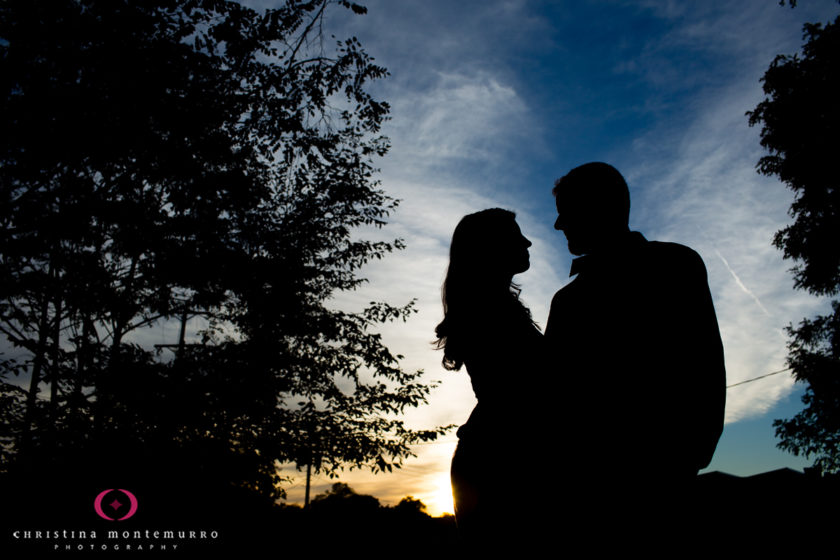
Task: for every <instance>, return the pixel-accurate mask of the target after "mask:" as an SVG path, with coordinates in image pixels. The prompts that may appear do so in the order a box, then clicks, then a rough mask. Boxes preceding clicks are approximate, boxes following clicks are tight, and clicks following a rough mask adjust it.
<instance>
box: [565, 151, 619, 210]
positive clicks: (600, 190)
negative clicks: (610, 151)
mask: <svg viewBox="0 0 840 560" xmlns="http://www.w3.org/2000/svg"><path fill="white" fill-rule="evenodd" d="M561 190H562V191H573V192H574V193H575V194H576V195H577V196H579V197H581V199H582V200H586V201H587V202H597V203H598V204H599V205H601V206H602V207H603V208H604V210H605V211H611V212H615V213H616V215H618V216H622V217H623V218H624V219H625V220H626V221H629V216H630V190H629V189H628V188H627V181H625V180H624V177H622V175H621V173H619V172H618V169H616V168H615V167H613V166H612V165H610V164H608V163H602V162H600V161H596V162H592V163H585V164H583V165H581V166H578V167H575V168H574V169H572V170H571V171H569V172H568V173H566V174H565V175H563V176H562V177H560V178H559V179H557V180H556V181H555V182H554V188H553V189H552V191H551V194H553V195H554V196H555V198H556V197H557V195H558V193H559V192H560V191H561Z"/></svg>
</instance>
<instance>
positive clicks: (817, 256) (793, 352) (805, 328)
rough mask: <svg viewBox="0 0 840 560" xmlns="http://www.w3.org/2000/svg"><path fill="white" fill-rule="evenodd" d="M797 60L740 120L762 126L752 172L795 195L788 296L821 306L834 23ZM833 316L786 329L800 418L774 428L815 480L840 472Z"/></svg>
mask: <svg viewBox="0 0 840 560" xmlns="http://www.w3.org/2000/svg"><path fill="white" fill-rule="evenodd" d="M804 38H805V44H804V46H803V49H802V54H801V56H800V55H793V56H784V55H779V56H778V57H776V59H775V60H774V61H773V63H772V64H771V66H770V68H769V69H768V70H767V72H766V74H765V75H764V78H763V82H764V92H765V94H766V95H767V98H766V99H765V100H764V101H762V102H761V103H759V104H758V106H757V107H756V108H755V110H754V111H752V112H750V113H748V115H749V122H750V125H756V124H761V125H762V131H761V145H762V146H764V147H765V148H766V149H767V151H768V152H769V155H766V156H764V157H762V158H761V159H760V160H759V162H758V170H759V172H760V173H762V174H764V175H771V176H773V175H775V176H776V177H778V178H779V179H780V180H781V181H783V182H784V183H785V184H786V185H787V186H788V187H789V188H790V189H791V190H792V191H793V192H794V194H795V200H794V202H793V204H792V205H791V208H790V215H791V216H792V217H793V218H794V221H793V223H792V224H791V225H790V226H788V227H786V228H785V229H783V230H781V231H779V232H778V233H777V234H776V237H775V240H774V243H775V245H776V246H777V247H778V248H779V249H781V250H782V251H783V252H784V256H785V258H787V259H792V260H793V261H794V262H796V266H795V267H794V268H793V273H794V280H795V286H796V287H797V288H798V289H803V290H807V291H809V292H810V293H812V294H815V295H821V296H836V295H837V294H838V291H840V244H838V240H840V176H838V173H837V163H836V157H837V154H838V153H840V103H838V99H840V18H838V19H836V20H835V21H834V22H833V23H828V24H826V25H825V26H822V25H820V24H808V25H806V26H805V32H804ZM832 309H833V312H832V313H831V314H828V315H824V316H819V317H816V318H814V319H805V320H803V321H802V322H801V323H800V324H799V325H798V326H797V327H789V328H788V333H789V335H790V337H791V338H790V342H789V344H788V348H789V355H788V365H789V366H790V367H791V369H792V371H793V374H794V376H795V377H796V379H797V380H798V381H802V382H805V383H807V385H808V386H807V389H806V392H805V395H804V397H803V402H804V403H805V409H804V410H803V411H802V412H800V413H799V414H797V415H796V416H794V417H793V418H791V419H788V420H776V421H775V422H774V426H775V427H776V435H777V436H778V437H779V438H780V443H779V447H781V448H782V449H785V450H787V451H790V452H792V453H794V454H795V455H799V454H802V455H804V456H806V457H814V458H815V462H814V465H815V467H817V468H818V469H819V470H820V471H822V472H824V473H827V472H838V471H840V302H838V301H833V302H832Z"/></svg>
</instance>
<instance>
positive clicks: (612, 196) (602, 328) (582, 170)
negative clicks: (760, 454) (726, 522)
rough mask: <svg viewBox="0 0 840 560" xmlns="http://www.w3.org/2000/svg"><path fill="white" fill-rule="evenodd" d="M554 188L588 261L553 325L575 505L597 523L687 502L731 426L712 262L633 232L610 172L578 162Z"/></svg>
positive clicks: (623, 194) (572, 239)
mask: <svg viewBox="0 0 840 560" xmlns="http://www.w3.org/2000/svg"><path fill="white" fill-rule="evenodd" d="M553 193H554V196H555V199H556V204H557V213H558V217H557V222H556V223H555V224H554V227H555V228H556V229H558V230H562V231H563V232H564V233H565V235H566V239H567V241H568V246H569V251H570V252H571V253H572V254H574V255H578V257H577V258H576V259H574V261H573V262H572V268H571V276H574V277H575V278H574V280H573V281H572V282H570V283H569V284H568V285H566V286H565V287H564V288H563V289H561V290H560V291H559V292H557V294H556V295H555V296H554V299H553V301H552V303H551V313H550V315H549V319H548V323H547V325H546V330H545V339H546V342H547V343H548V345H549V352H550V353H552V355H553V358H551V359H552V360H553V362H554V363H553V364H552V368H553V369H554V372H556V376H557V378H558V379H559V380H560V388H559V391H558V395H559V398H560V399H561V403H562V406H561V407H560V415H561V423H560V429H559V433H557V438H558V439H557V441H558V444H559V445H560V446H562V448H563V451H565V453H564V465H565V466H564V471H565V477H566V478H567V480H566V481H564V484H567V485H568V486H567V488H569V492H570V497H571V498H572V499H571V501H570V502H569V503H570V504H575V505H577V506H579V507H581V508H582V509H583V510H586V512H588V513H589V514H592V515H595V516H597V515H598V514H599V511H604V510H609V511H620V513H619V514H617V515H622V516H628V515H630V516H632V515H633V512H634V511H636V510H637V509H638V508H639V507H646V506H647V505H650V504H645V503H641V502H645V501H649V500H654V505H657V506H658V507H665V506H663V502H661V501H659V500H660V499H661V498H663V497H665V498H666V499H667V498H671V497H675V496H677V497H678V496H680V495H681V493H682V491H683V490H685V489H686V488H687V486H688V484H690V482H691V481H692V480H693V479H694V478H695V477H696V475H697V471H698V470H699V469H701V468H703V467H705V466H707V465H708V464H709V461H710V460H711V458H712V454H713V453H714V450H715V447H716V445H717V441H718V439H719V437H720V434H721V431H722V429H723V408H724V400H725V371H724V362H723V347H722V344H721V340H720V333H719V330H718V325H717V319H716V317H715V311H714V307H713V305H712V298H711V295H710V293H709V287H708V283H707V279H706V269H705V266H704V265H703V261H702V260H701V258H700V256H699V255H697V253H695V252H694V251H692V250H691V249H689V248H688V247H684V246H682V245H677V244H674V243H660V242H655V241H648V240H646V239H645V238H644V237H643V236H642V234H641V233H638V232H634V231H630V229H629V227H628V218H629V212H630V195H629V191H628V189H627V184H626V182H625V181H624V178H623V177H622V176H621V174H620V173H619V172H618V171H617V170H616V169H615V168H613V167H612V166H610V165H607V164H605V163H588V164H586V165H582V166H580V167H576V168H575V169H572V170H571V171H570V172H569V173H568V174H567V175H565V176H564V177H562V178H561V179H559V180H557V182H556V183H555V187H554V191H553ZM669 503H670V502H669ZM616 507H617V508H618V509H617V510H616Z"/></svg>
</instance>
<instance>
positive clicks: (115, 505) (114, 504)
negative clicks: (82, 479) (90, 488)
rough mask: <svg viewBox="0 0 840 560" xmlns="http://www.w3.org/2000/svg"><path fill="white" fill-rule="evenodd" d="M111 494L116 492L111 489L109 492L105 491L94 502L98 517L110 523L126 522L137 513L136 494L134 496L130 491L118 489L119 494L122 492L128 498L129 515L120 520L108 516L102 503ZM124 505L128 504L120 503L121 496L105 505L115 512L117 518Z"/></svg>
mask: <svg viewBox="0 0 840 560" xmlns="http://www.w3.org/2000/svg"><path fill="white" fill-rule="evenodd" d="M109 492H114V489H113V488H109V489H107V490H103V491H102V492H100V493H99V495H98V496H97V497H96V499H95V500H94V501H93V509H94V510H96V515H98V516H99V517H101V518H102V519H107V520H108V521H125V520H126V519H128V518H129V517H131V516H133V515H134V514H135V513H137V498H136V497H135V496H134V494H132V493H131V492H129V491H128V490H122V489H118V490H117V492H122V493H123V495H124V496H125V497H126V498H128V513H126V514H125V515H123V516H122V517H120V518H118V519H117V518H116V517H110V516H108V514H106V513H105V511H104V510H103V509H102V501H103V500H104V499H105V496H107V495H108V493H109ZM124 505H126V504H124V503H123V502H120V499H119V496H117V497H115V498H114V499H113V500H111V501H110V502H108V503H107V504H105V506H106V508H108V509H109V510H113V511H114V515H115V516H116V515H117V512H118V511H119V510H120V509H121V508H122V507H123V506H124Z"/></svg>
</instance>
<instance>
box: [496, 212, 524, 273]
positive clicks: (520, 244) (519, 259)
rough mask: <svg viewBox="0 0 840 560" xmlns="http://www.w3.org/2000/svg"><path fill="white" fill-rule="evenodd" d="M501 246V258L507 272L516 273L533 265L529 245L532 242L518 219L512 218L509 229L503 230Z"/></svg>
mask: <svg viewBox="0 0 840 560" xmlns="http://www.w3.org/2000/svg"><path fill="white" fill-rule="evenodd" d="M501 233H502V236H501V243H500V245H501V247H499V255H498V257H499V259H500V260H501V261H502V264H503V265H504V267H505V272H507V273H509V274H511V276H512V275H514V274H519V273H520V272H525V271H526V270H528V269H529V268H530V267H531V261H530V255H529V254H528V247H530V246H531V242H530V241H528V239H527V238H526V237H525V236H524V235H522V230H520V229H519V225H518V224H517V223H516V221H514V220H511V221H510V223H509V226H508V230H507V231H504V232H501Z"/></svg>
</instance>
